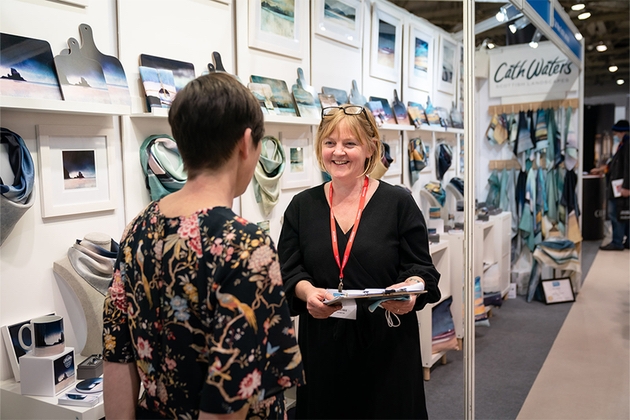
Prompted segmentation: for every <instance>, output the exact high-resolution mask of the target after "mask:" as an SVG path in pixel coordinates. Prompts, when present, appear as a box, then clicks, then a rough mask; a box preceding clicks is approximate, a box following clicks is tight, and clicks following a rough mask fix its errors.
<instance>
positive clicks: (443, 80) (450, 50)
mask: <svg viewBox="0 0 630 420" xmlns="http://www.w3.org/2000/svg"><path fill="white" fill-rule="evenodd" d="M456 57H457V44H455V43H454V42H451V41H449V40H447V39H446V38H444V37H443V36H440V58H439V66H438V77H437V89H438V90H439V91H440V92H444V93H450V94H451V95H454V94H455V82H456V80H457V79H456V77H457V68H456V67H455V66H457V65H458V64H459V63H458V61H457V60H456Z"/></svg>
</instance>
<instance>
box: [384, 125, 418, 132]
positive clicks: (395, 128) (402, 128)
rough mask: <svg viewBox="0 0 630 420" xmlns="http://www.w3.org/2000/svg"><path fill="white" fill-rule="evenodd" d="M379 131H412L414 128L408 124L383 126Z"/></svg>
mask: <svg viewBox="0 0 630 420" xmlns="http://www.w3.org/2000/svg"><path fill="white" fill-rule="evenodd" d="M378 129H379V130H393V131H413V130H415V129H416V128H415V127H414V126H413V125H409V124H383V125H381V126H380V127H379V128H378Z"/></svg>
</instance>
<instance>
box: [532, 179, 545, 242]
mask: <svg viewBox="0 0 630 420" xmlns="http://www.w3.org/2000/svg"><path fill="white" fill-rule="evenodd" d="M546 206H547V199H546V194H545V173H544V171H543V169H542V168H540V167H539V168H538V169H537V170H536V211H535V219H536V224H535V226H534V235H535V241H534V243H536V244H538V243H540V242H541V241H542V219H543V215H544V214H545V207H546Z"/></svg>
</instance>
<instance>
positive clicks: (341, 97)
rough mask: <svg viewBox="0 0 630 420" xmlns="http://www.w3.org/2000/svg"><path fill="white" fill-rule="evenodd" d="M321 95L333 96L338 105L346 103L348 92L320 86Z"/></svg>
mask: <svg viewBox="0 0 630 420" xmlns="http://www.w3.org/2000/svg"><path fill="white" fill-rule="evenodd" d="M322 93H325V94H326V95H333V96H334V97H335V99H336V100H337V103H338V104H340V105H341V104H347V103H348V92H346V91H345V90H343V89H336V88H331V87H327V86H322Z"/></svg>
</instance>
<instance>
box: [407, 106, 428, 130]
mask: <svg viewBox="0 0 630 420" xmlns="http://www.w3.org/2000/svg"><path fill="white" fill-rule="evenodd" d="M407 113H408V114H409V118H411V121H412V122H413V125H415V126H416V128H418V127H420V126H421V125H422V124H427V125H428V124H429V121H428V120H427V116H426V114H425V113H424V107H423V106H422V105H420V104H419V103H417V102H412V101H409V102H407Z"/></svg>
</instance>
